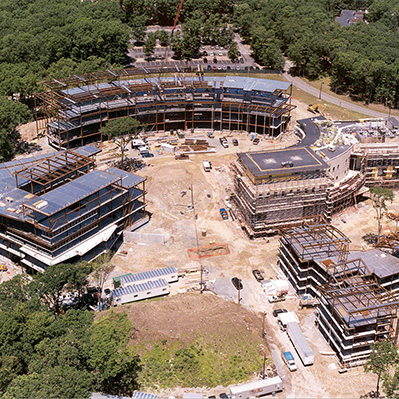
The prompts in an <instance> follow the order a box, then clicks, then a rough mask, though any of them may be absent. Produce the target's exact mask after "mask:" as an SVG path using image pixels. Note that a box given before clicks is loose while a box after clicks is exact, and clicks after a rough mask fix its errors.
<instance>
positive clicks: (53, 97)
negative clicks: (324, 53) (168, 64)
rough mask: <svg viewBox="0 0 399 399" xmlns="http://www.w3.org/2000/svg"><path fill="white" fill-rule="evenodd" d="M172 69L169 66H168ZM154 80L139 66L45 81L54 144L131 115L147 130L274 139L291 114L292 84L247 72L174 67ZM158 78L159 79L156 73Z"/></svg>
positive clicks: (40, 102)
mask: <svg viewBox="0 0 399 399" xmlns="http://www.w3.org/2000/svg"><path fill="white" fill-rule="evenodd" d="M169 69H170V71H169ZM169 69H167V68H165V69H163V70H162V73H166V72H168V73H169V74H171V73H174V76H170V77H161V76H160V75H159V76H157V77H154V75H153V74H154V72H155V71H147V70H146V71H144V70H143V69H140V68H133V69H125V70H123V71H120V72H117V73H116V72H112V71H107V72H99V73H94V74H89V75H84V76H74V77H71V78H67V79H63V80H53V81H51V82H46V83H44V84H45V86H46V87H47V88H48V90H47V91H45V92H42V93H39V94H38V95H37V96H36V101H37V107H36V109H37V110H38V113H39V114H41V116H44V117H45V122H46V127H47V136H48V140H49V143H50V144H51V145H52V146H54V147H56V148H58V149H62V148H69V147H76V146H80V145H85V144H87V143H88V142H91V141H98V140H102V136H101V133H100V129H101V127H102V126H104V125H105V124H106V123H107V122H108V121H109V120H112V119H116V118H119V117H123V116H131V117H134V118H136V119H137V120H139V121H140V122H142V123H144V124H145V125H146V129H147V130H148V131H161V132H172V131H175V130H178V129H182V130H187V129H204V130H208V131H209V130H211V131H246V132H249V133H258V134H262V135H265V136H269V137H275V136H277V135H279V134H280V133H281V132H283V131H285V129H286V127H287V124H288V122H289V119H290V112H291V110H292V109H293V108H295V107H294V106H293V105H291V84H290V83H288V82H281V81H276V80H267V79H256V78H249V77H242V76H223V77H215V76H205V77H204V76H197V75H194V74H190V75H189V74H183V73H180V71H178V70H176V69H175V68H169ZM150 76H152V77H150Z"/></svg>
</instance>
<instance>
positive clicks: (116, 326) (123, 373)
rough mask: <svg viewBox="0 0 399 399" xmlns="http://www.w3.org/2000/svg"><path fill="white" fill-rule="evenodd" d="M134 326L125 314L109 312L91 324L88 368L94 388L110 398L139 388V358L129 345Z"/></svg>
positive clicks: (126, 394)
mask: <svg viewBox="0 0 399 399" xmlns="http://www.w3.org/2000/svg"><path fill="white" fill-rule="evenodd" d="M132 330H133V327H132V324H131V322H130V320H129V319H128V318H127V315H126V313H117V314H115V313H114V312H109V313H108V314H107V315H106V316H105V317H103V318H101V319H100V320H98V321H97V322H95V323H94V325H93V327H92V329H91V337H90V345H89V360H88V362H89V366H90V367H91V369H92V370H93V373H94V376H95V378H96V388H97V389H98V390H100V391H102V392H107V393H109V394H113V395H122V396H131V395H132V393H133V391H134V390H135V389H137V388H138V384H137V373H138V372H139V371H140V369H141V367H140V359H139V357H138V356H137V354H136V353H135V352H134V349H133V347H132V346H128V344H129V340H130V339H131V338H133V332H132Z"/></svg>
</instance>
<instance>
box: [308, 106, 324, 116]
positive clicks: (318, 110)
mask: <svg viewBox="0 0 399 399" xmlns="http://www.w3.org/2000/svg"><path fill="white" fill-rule="evenodd" d="M308 111H310V112H313V113H314V114H320V115H323V116H324V112H325V111H326V106H325V105H323V104H309V105H308Z"/></svg>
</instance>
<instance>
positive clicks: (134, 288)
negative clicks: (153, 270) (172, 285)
mask: <svg viewBox="0 0 399 399" xmlns="http://www.w3.org/2000/svg"><path fill="white" fill-rule="evenodd" d="M168 286H169V284H168V282H167V281H166V280H165V279H164V278H160V279H158V280H150V281H147V282H145V283H138V284H134V285H128V286H127V287H123V288H116V289H115V290H112V295H113V296H114V297H117V296H123V295H128V294H134V293H137V292H143V291H148V290H151V289H154V288H161V287H168Z"/></svg>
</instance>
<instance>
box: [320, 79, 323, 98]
mask: <svg viewBox="0 0 399 399" xmlns="http://www.w3.org/2000/svg"><path fill="white" fill-rule="evenodd" d="M322 87H323V82H321V84H320V91H319V99H320V100H321V88H322Z"/></svg>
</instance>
